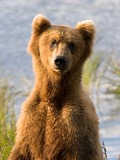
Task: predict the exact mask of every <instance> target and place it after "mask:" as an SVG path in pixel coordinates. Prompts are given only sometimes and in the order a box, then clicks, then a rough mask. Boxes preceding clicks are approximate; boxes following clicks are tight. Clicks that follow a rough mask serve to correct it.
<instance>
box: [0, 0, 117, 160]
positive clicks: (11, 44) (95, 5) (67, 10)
mask: <svg viewBox="0 0 120 160" xmlns="http://www.w3.org/2000/svg"><path fill="white" fill-rule="evenodd" d="M37 13H42V14H44V15H45V16H47V17H48V18H49V19H50V20H51V22H52V23H53V24H66V25H67V24H68V25H71V26H72V27H74V26H75V25H76V23H77V22H78V21H82V20H86V19H92V20H94V21H95V23H96V28H97V35H96V37H97V38H96V45H95V48H94V50H95V51H97V52H99V53H101V52H107V53H108V54H111V56H112V54H113V53H116V54H117V56H118V57H120V45H119V43H120V1H119V0H106V1H104V0H99V1H97V0H52V1H49V0H11V1H9V0H1V1H0V67H1V69H0V70H1V71H0V77H7V76H8V77H9V76H11V81H12V83H15V85H16V86H17V87H18V88H21V84H22V82H24V83H25V79H24V77H27V79H30V80H32V79H33V77H34V75H33V72H32V62H31V57H30V55H28V54H27V52H26V48H27V44H28V41H29V37H30V32H31V22H32V19H33V17H34V16H35V15H36V14H37ZM106 58H107V57H106ZM112 105H113V106H115V102H113V104H112ZM107 107H108V103H106V102H105V103H104V104H103V103H102V106H101V109H100V111H98V115H100V124H101V130H100V133H101V137H102V138H101V139H102V140H104V142H105V144H106V147H107V149H108V157H109V159H111V160H114V159H117V155H118V154H119V153H120V145H119V144H120V127H119V124H120V120H119V119H120V117H119V116H118V117H119V118H115V119H113V120H111V118H109V116H108V115H109V114H108V108H107ZM109 112H110V111H109Z"/></svg>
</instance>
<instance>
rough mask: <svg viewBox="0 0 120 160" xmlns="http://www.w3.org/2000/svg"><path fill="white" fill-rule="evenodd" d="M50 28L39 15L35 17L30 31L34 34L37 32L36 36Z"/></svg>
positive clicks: (48, 22) (47, 21)
mask: <svg viewBox="0 0 120 160" xmlns="http://www.w3.org/2000/svg"><path fill="white" fill-rule="evenodd" d="M50 26H51V23H50V21H49V20H48V19H47V18H46V17H44V16H43V15H41V14H38V15H36V16H35V17H34V19H33V22H32V29H33V31H34V32H37V33H38V34H41V33H42V32H44V31H45V30H46V29H47V28H49V27H50Z"/></svg>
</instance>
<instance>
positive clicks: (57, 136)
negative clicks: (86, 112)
mask: <svg viewBox="0 0 120 160" xmlns="http://www.w3.org/2000/svg"><path fill="white" fill-rule="evenodd" d="M32 117H33V119H32V123H31V127H32V129H30V130H32V133H30V135H31V136H29V138H30V140H29V142H30V146H31V150H32V152H33V154H34V155H35V153H34V148H36V149H37V150H38V151H39V152H38V153H39V154H41V153H42V155H41V156H43V155H49V157H50V156H53V155H54V154H55V155H58V154H59V153H60V152H62V151H63V150H69V149H70V148H73V146H74V144H76V145H77V144H78V141H79V139H81V137H82V136H83V135H84V133H85V130H86V126H85V125H84V123H85V121H84V119H85V118H84V117H83V118H81V117H80V114H79V111H78V110H76V109H75V108H74V107H69V108H68V107H67V106H66V107H64V108H63V109H61V110H54V108H51V107H50V106H45V107H44V108H41V109H40V111H38V110H37V111H36V114H35V115H34V116H32ZM32 137H34V138H32ZM78 145H79V144H78ZM33 146H35V147H34V148H33ZM68 146H69V147H68ZM37 156H39V155H37Z"/></svg>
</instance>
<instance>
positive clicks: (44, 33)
mask: <svg viewBox="0 0 120 160" xmlns="http://www.w3.org/2000/svg"><path fill="white" fill-rule="evenodd" d="M94 34H95V25H94V23H93V21H91V20H87V21H82V22H79V23H78V24H77V25H76V28H71V27H69V26H55V25H52V24H51V23H50V21H49V20H48V19H47V18H46V17H44V16H42V15H37V16H36V17H35V18H34V20H33V23H32V35H31V39H30V42H29V45H28V51H29V52H30V53H31V55H32V60H33V68H34V72H35V85H34V89H33V90H32V92H31V94H30V96H29V98H28V99H27V100H26V102H25V103H24V105H23V107H22V112H21V115H20V117H19V120H18V123H17V135H16V140H15V145H14V147H13V149H12V152H11V154H10V156H9V158H8V159H9V160H102V159H103V158H102V149H101V145H100V142H99V133H98V127H99V123H98V118H97V115H96V112H95V109H94V106H93V103H92V102H91V100H90V98H89V97H88V95H86V93H85V91H84V90H83V87H82V82H81V79H82V78H81V77H82V70H83V65H84V63H85V61H86V59H87V58H88V57H89V56H90V54H91V50H92V45H93V40H94Z"/></svg>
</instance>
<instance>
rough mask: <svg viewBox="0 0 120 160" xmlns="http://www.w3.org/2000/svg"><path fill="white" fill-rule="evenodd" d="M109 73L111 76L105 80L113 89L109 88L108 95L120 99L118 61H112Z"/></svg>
mask: <svg viewBox="0 0 120 160" xmlns="http://www.w3.org/2000/svg"><path fill="white" fill-rule="evenodd" d="M108 72H109V75H107V76H105V79H106V80H107V82H108V83H109V84H110V85H111V87H110V88H107V93H109V94H114V95H115V96H118V97H119V98H120V62H119V61H118V60H117V59H111V60H110V64H109V65H108Z"/></svg>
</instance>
